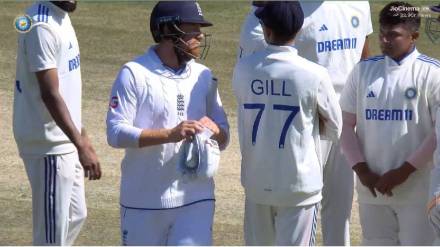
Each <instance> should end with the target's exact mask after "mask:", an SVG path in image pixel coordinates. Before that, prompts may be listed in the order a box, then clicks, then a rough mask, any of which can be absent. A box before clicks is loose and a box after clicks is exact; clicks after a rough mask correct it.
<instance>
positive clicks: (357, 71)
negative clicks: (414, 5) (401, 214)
mask: <svg viewBox="0 0 440 247" xmlns="http://www.w3.org/2000/svg"><path fill="white" fill-rule="evenodd" d="M439 103H440V62H439V61H438V60H435V59H432V58H430V57H427V56H425V55H422V54H420V53H419V52H418V51H417V50H416V49H414V51H412V52H411V53H410V54H408V55H407V56H406V57H405V58H404V59H403V60H402V61H400V62H396V61H394V60H393V59H391V58H390V57H388V56H377V57H373V58H370V59H367V60H364V61H361V62H360V63H358V64H357V65H356V67H355V68H354V69H353V71H352V73H351V74H350V76H349V78H348V81H347V84H346V85H345V87H344V90H343V92H342V95H341V100H340V104H341V108H342V110H343V111H345V112H348V113H353V114H356V135H357V136H358V138H359V141H360V146H361V151H362V152H363V154H364V156H365V159H366V161H367V163H368V166H369V167H370V169H371V170H372V171H374V172H376V173H377V174H379V175H381V174H384V173H385V172H387V171H389V170H391V169H394V168H398V167H400V166H401V165H402V164H403V162H405V160H407V159H408V157H409V156H410V155H411V154H412V153H413V152H414V151H415V150H416V149H417V148H418V147H419V146H420V145H421V144H422V143H423V141H424V139H425V138H426V137H427V136H428V135H429V134H430V133H432V130H433V127H434V120H435V113H436V111H437V107H438V105H439ZM428 175H429V165H428V166H425V167H424V168H421V169H418V170H417V171H416V172H414V173H413V174H411V175H410V177H409V178H408V180H407V181H405V183H403V184H401V185H399V186H397V187H396V188H395V189H393V196H392V197H388V196H382V195H379V193H378V196H377V198H374V197H373V195H372V194H371V192H370V191H369V189H368V188H366V187H365V186H363V185H362V184H361V183H357V191H358V195H359V202H362V203H371V204H392V203H394V204H411V203H420V202H426V201H427V196H428V187H429V176H428Z"/></svg>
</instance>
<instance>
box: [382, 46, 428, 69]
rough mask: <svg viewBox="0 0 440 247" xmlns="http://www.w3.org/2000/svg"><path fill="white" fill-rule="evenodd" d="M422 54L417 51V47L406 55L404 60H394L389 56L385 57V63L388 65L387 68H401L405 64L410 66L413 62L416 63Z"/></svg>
mask: <svg viewBox="0 0 440 247" xmlns="http://www.w3.org/2000/svg"><path fill="white" fill-rule="evenodd" d="M419 55H420V53H419V52H418V51H417V48H416V46H414V48H413V49H412V50H411V51H410V52H409V53H408V54H406V55H405V56H404V57H403V58H402V59H400V60H398V61H397V60H394V59H392V58H391V57H389V56H385V61H386V63H387V66H389V67H399V66H403V65H405V64H410V63H411V62H412V61H414V60H415V59H416V58H417V57H418V56H419Z"/></svg>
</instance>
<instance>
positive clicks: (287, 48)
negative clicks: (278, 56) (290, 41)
mask: <svg viewBox="0 0 440 247" xmlns="http://www.w3.org/2000/svg"><path fill="white" fill-rule="evenodd" d="M267 49H268V50H271V51H277V52H293V53H294V54H295V55H298V50H297V49H296V48H295V47H293V46H290V45H281V46H279V45H271V44H268V45H267Z"/></svg>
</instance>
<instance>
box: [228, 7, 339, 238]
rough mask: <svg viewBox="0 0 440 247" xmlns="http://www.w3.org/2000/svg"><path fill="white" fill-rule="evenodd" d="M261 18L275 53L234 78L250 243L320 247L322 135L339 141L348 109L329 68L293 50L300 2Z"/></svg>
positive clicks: (269, 51) (245, 65)
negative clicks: (342, 107) (343, 113)
mask: <svg viewBox="0 0 440 247" xmlns="http://www.w3.org/2000/svg"><path fill="white" fill-rule="evenodd" d="M255 15H256V16H257V17H258V18H259V20H260V22H261V23H262V26H263V32H264V37H265V40H266V43H267V44H268V45H267V48H265V49H264V50H262V51H257V52H255V53H253V54H251V55H249V56H247V57H244V58H242V59H240V60H239V61H238V63H237V65H236V67H235V70H234V76H233V89H234V93H235V95H236V98H237V103H238V124H239V126H238V131H239V139H240V148H241V154H242V174H241V182H242V185H243V186H244V189H245V194H246V202H245V203H246V204H245V220H244V232H245V241H246V244H247V245H274V244H275V245H313V244H314V243H315V233H316V225H317V222H316V221H317V213H318V212H317V205H318V203H319V202H320V201H321V198H322V196H321V189H322V185H323V181H322V168H323V167H322V162H321V160H320V157H321V152H320V137H319V135H320V134H319V133H320V132H322V133H325V134H326V135H327V138H329V139H333V140H336V139H338V138H339V134H340V131H341V123H342V118H341V111H340V108H339V104H338V101H337V97H336V94H335V92H334V89H333V87H332V85H331V80H330V77H329V74H328V72H327V70H326V69H325V68H324V67H322V66H320V65H318V64H315V63H313V62H310V61H308V60H306V59H304V58H301V57H299V56H298V54H297V50H296V49H295V48H293V47H292V44H293V42H294V38H295V35H296V34H297V32H298V31H299V30H300V28H301V26H302V23H303V18H304V17H303V12H302V10H301V7H300V5H299V3H298V2H295V1H276V2H275V1H274V2H268V3H267V4H266V5H265V6H264V7H261V8H259V9H258V10H257V11H256V12H255ZM320 125H321V126H322V128H320Z"/></svg>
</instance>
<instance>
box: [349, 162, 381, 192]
mask: <svg viewBox="0 0 440 247" xmlns="http://www.w3.org/2000/svg"><path fill="white" fill-rule="evenodd" d="M353 170H354V171H355V172H356V174H357V175H358V177H359V180H360V181H361V183H362V184H363V185H364V186H365V187H367V188H368V189H369V190H370V192H371V194H373V196H374V197H377V195H376V191H375V190H374V186H375V184H376V183H377V181H378V180H379V178H380V176H379V175H378V174H376V173H374V172H372V171H371V170H370V168H368V165H367V163H365V162H360V163H357V164H356V165H355V166H353Z"/></svg>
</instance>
